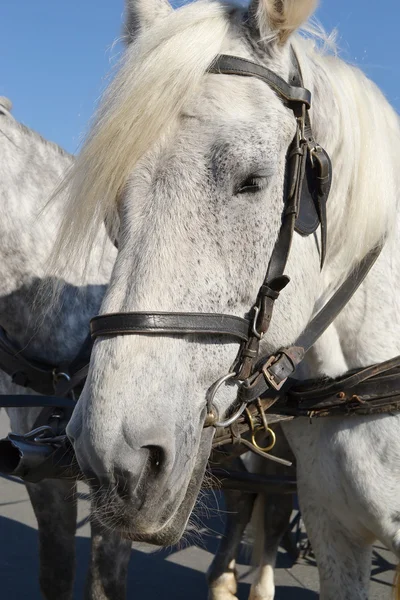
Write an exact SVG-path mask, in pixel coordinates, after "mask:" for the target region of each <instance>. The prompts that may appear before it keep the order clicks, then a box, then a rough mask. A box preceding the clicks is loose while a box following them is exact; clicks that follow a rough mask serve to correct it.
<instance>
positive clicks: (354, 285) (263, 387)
mask: <svg viewBox="0 0 400 600" xmlns="http://www.w3.org/2000/svg"><path fill="white" fill-rule="evenodd" d="M381 250H382V247H381V246H378V247H377V248H374V249H373V250H371V251H370V252H369V253H368V254H367V256H366V257H365V258H364V259H363V260H362V261H361V262H360V263H359V264H358V265H357V267H356V268H355V269H353V271H352V273H351V274H350V275H349V277H348V278H347V279H346V280H345V281H344V283H343V284H342V285H341V286H340V287H339V289H338V290H337V291H336V292H335V293H334V294H333V296H332V298H331V299H330V300H328V302H327V303H326V304H325V305H324V306H323V307H322V308H321V310H320V311H319V312H318V313H317V314H316V315H315V317H314V318H313V319H312V320H311V321H310V322H309V324H308V325H307V327H306V328H305V330H304V331H303V333H302V334H301V335H300V336H299V337H298V339H297V341H296V342H295V345H294V346H293V347H291V348H285V349H284V350H281V351H280V352H278V353H277V354H276V355H275V356H272V357H271V356H269V357H265V358H264V359H262V360H261V361H259V363H258V364H257V366H256V370H255V373H254V375H252V377H251V378H249V379H248V380H247V381H245V382H244V383H243V385H242V386H241V388H240V393H239V395H240V399H241V400H242V401H243V402H253V401H254V400H256V399H257V398H259V397H260V396H262V395H264V394H267V393H268V395H269V394H270V393H271V394H272V395H274V396H276V397H278V396H280V395H282V394H281V392H280V388H281V387H282V386H283V384H286V382H287V380H288V379H289V377H292V376H293V374H294V373H295V371H296V368H297V366H298V365H299V363H300V362H301V360H302V359H303V358H304V355H305V354H306V353H307V352H308V350H309V349H310V348H311V347H312V346H313V345H314V344H315V342H316V341H317V340H318V339H319V338H320V337H321V335H322V334H323V333H324V331H326V329H327V328H328V327H329V325H330V324H331V323H333V321H334V320H335V319H336V317H337V316H338V314H339V313H340V312H341V311H342V310H343V308H344V307H345V306H346V304H347V303H348V302H349V300H350V298H351V297H352V296H353V295H354V293H355V292H356V291H357V289H358V288H359V287H360V285H361V284H362V282H363V281H364V279H365V278H366V276H367V275H368V273H369V271H370V270H371V268H372V266H373V265H374V264H375V262H376V260H377V258H378V256H379V254H380V253H381ZM288 356H289V357H290V360H287V358H288ZM294 383H295V381H294V380H291V381H289V382H288V383H287V385H286V387H285V390H286V389H288V388H289V387H291V386H292V385H293V384H294Z"/></svg>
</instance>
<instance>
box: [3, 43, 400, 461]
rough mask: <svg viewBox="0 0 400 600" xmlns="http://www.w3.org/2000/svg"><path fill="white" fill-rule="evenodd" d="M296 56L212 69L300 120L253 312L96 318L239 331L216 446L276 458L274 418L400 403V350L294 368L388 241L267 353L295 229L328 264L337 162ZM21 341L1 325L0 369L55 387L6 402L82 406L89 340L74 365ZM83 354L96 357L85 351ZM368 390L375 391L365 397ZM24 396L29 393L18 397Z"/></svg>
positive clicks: (113, 329) (211, 412)
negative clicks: (300, 377) (289, 61)
mask: <svg viewBox="0 0 400 600" xmlns="http://www.w3.org/2000/svg"><path fill="white" fill-rule="evenodd" d="M292 55H293V65H294V71H293V73H292V75H291V77H290V83H287V82H286V81H285V80H283V79H282V78H281V77H279V76H278V75H276V74H275V73H273V72H272V71H270V70H269V69H267V68H266V67H264V66H262V65H259V64H256V63H253V62H250V61H248V60H246V59H243V58H238V57H235V56H228V55H220V56H218V57H217V58H216V60H215V61H214V63H213V64H212V65H211V66H210V68H209V69H208V72H209V73H211V74H217V75H221V74H223V75H233V76H242V77H255V78H257V79H259V80H261V81H263V82H264V83H266V84H267V85H268V86H269V87H270V88H271V89H272V90H273V91H274V92H275V93H276V94H277V95H278V96H279V98H280V99H281V100H282V102H283V103H284V105H285V106H287V107H288V108H290V109H291V110H292V111H293V115H294V118H295V120H296V134H295V137H294V139H293V141H292V143H291V145H290V147H289V148H288V151H287V158H286V177H285V179H286V188H285V195H284V202H283V211H282V222H281V227H280V230H279V234H278V238H277V240H276V243H275V246H274V249H273V252H272V255H271V258H270V261H269V264H268V268H267V271H266V275H265V277H264V280H263V282H262V285H261V286H260V289H259V291H258V294H257V298H256V300H255V302H254V304H253V306H252V307H251V310H250V312H249V314H250V315H251V316H250V317H249V318H242V317H237V316H233V315H226V314H206V313H174V312H131V313H112V314H104V315H99V316H96V317H94V318H93V319H92V320H91V323H90V330H91V337H92V340H95V339H96V338H98V337H104V336H120V335H157V336H160V335H174V336H175V335H177V336H186V335H196V336H211V335H218V336H223V337H226V338H230V339H231V340H232V339H233V340H236V341H237V342H238V343H239V344H240V347H239V351H238V354H237V357H236V359H235V361H234V363H233V365H232V366H231V368H230V370H229V372H228V373H227V374H226V375H224V376H223V377H221V378H220V379H219V380H218V381H216V382H215V383H214V384H213V385H212V386H211V387H210V388H209V390H208V392H207V398H206V400H207V408H208V411H207V413H208V414H207V417H206V421H205V426H213V427H215V428H218V433H217V436H216V437H215V441H214V447H219V446H222V445H224V444H228V443H232V441H236V442H237V441H240V442H241V443H244V444H245V445H246V446H248V447H249V448H250V449H252V450H253V451H256V452H258V453H261V454H263V455H266V456H268V457H270V458H271V456H270V455H269V454H266V452H267V451H268V450H269V448H270V447H272V446H270V447H269V448H267V449H265V448H264V449H263V448H260V447H259V446H258V444H257V442H256V440H255V432H256V431H257V430H258V429H259V428H263V429H265V430H266V431H268V432H271V430H270V429H269V427H268V424H269V423H272V422H274V421H277V420H282V419H286V418H293V417H294V416H308V417H312V416H327V415H330V414H343V413H345V414H350V413H358V414H371V413H373V412H389V411H391V410H400V356H398V357H395V358H394V359H391V360H390V361H387V362H386V363H382V364H381V365H375V366H373V367H368V368H367V369H360V370H358V371H356V372H354V373H352V374H347V375H346V376H345V377H344V378H342V379H340V380H335V381H328V382H325V383H324V382H323V383H321V381H310V382H303V383H302V384H301V385H298V383H297V381H296V380H295V379H294V377H293V376H294V374H295V372H296V369H297V367H298V365H299V364H300V363H301V362H302V361H303V359H304V357H305V355H306V353H307V352H308V350H309V349H310V348H311V347H312V346H313V345H314V344H315V342H316V341H317V340H318V339H319V338H320V336H321V335H322V334H323V333H324V331H325V330H326V329H327V328H328V326H329V325H330V324H331V323H332V322H333V321H334V320H335V318H336V317H337V315H338V314H339V313H340V312H341V310H342V309H343V308H344V307H345V305H346V304H347V303H348V302H349V300H350V299H351V297H352V296H353V295H354V293H355V292H356V290H357V289H358V287H359V286H360V285H361V283H362V282H363V281H364V279H365V277H366V276H367V274H368V272H369V271H370V269H371V267H372V266H373V264H374V263H375V261H376V259H377V258H378V256H379V254H380V251H381V246H380V247H377V248H374V249H372V250H371V251H370V252H369V253H368V254H367V255H366V256H365V257H364V258H363V260H362V261H360V263H359V264H358V265H357V266H356V268H355V269H354V270H353V271H352V273H351V274H350V275H349V276H348V277H347V279H346V280H345V281H344V283H343V284H342V285H341V286H340V287H339V289H338V290H337V291H336V292H335V293H334V294H333V295H332V297H331V298H330V299H329V300H328V301H327V302H326V304H325V305H324V306H323V307H322V308H321V310H320V311H319V312H318V313H317V314H316V315H315V316H314V318H313V319H312V320H311V321H310V322H309V324H308V325H307V327H306V328H305V330H304V331H303V333H302V334H301V335H300V336H299V338H298V339H297V341H296V342H295V344H294V345H293V346H291V347H289V348H283V349H281V350H279V351H278V352H276V353H275V354H273V355H270V356H267V357H260V356H259V347H260V342H261V340H262V338H263V337H264V335H265V334H266V333H267V331H268V328H269V325H270V322H271V318H272V312H273V307H274V303H275V301H276V300H277V299H278V297H279V294H280V292H281V291H282V290H283V289H284V288H285V287H286V285H287V284H288V283H289V278H288V277H287V276H286V275H285V274H284V271H285V267H286V263H287V260H288V257H289V254H290V249H291V244H292V239H293V235H294V232H295V231H296V232H297V233H299V234H300V235H302V236H307V235H310V234H313V233H315V231H316V230H317V229H318V228H319V229H320V236H321V247H320V262H321V268H322V266H323V264H324V259H325V255H326V244H327V239H326V232H327V222H326V203H327V200H328V196H329V191H330V187H331V182H332V166H331V161H330V159H329V156H328V154H327V153H326V151H325V150H324V149H323V148H322V147H321V146H320V145H319V144H318V143H316V141H315V140H314V136H313V133H312V128H311V121H310V116H309V109H310V107H311V93H310V92H309V91H308V90H307V89H305V88H304V87H303V79H302V75H301V71H300V66H299V63H298V60H297V57H296V56H295V54H294V52H292ZM10 348H11V350H10ZM14 350H15V349H14ZM14 350H13V347H12V346H10V342H8V343H6V336H5V333H4V331H3V330H1V329H0V368H1V369H2V370H4V371H5V372H7V373H9V374H10V375H13V376H14V381H15V383H18V384H20V385H23V386H26V387H30V388H31V389H33V390H35V391H38V392H39V393H41V394H49V393H51V394H53V395H51V396H47V397H43V396H40V397H38V396H23V397H21V396H3V397H0V405H2V406H25V407H27V406H46V407H49V406H50V407H51V406H53V407H63V406H65V407H67V406H68V407H69V408H72V407H73V406H74V405H75V398H74V391H75V392H77V393H78V394H79V391H80V389H81V386H82V382H83V381H84V380H85V378H86V375H87V371H88V365H87V360H88V358H89V357H90V350H91V342H90V341H89V340H87V341H86V342H85V344H84V345H83V347H82V349H81V351H80V353H79V354H78V357H77V359H75V360H74V361H73V363H72V365H69V366H66V365H62V366H61V367H58V368H55V367H49V366H46V365H45V368H43V365H40V364H39V363H33V362H32V361H27V360H26V359H24V358H23V357H22V355H21V354H20V353H18V356H17V353H16V352H15V351H14ZM88 355H89V356H88ZM10 356H12V358H13V360H14V362H13V360H11V359H10ZM83 357H84V358H87V360H86V361H85V360H82V358H83ZM21 362H22V364H21ZM21 372H22V373H25V379H23V377H22V375H21V374H19V375H18V377H16V376H15V374H16V373H21ZM227 382H231V383H233V382H235V383H236V384H237V385H238V395H237V402H236V404H235V406H234V407H233V408H232V409H231V411H230V413H229V414H228V415H227V417H226V418H225V420H221V418H220V417H219V415H218V413H217V410H216V408H215V404H214V399H215V396H216V394H217V392H218V390H219V389H220V388H221V386H222V385H224V384H226V383H227ZM363 395H364V397H366V399H363ZM60 397H63V399H61V398H60ZM13 398H14V399H15V400H13ZM18 398H20V399H22V398H23V400H21V401H19V402H18ZM371 398H372V402H370V400H371ZM274 404H276V413H277V415H278V416H277V415H271V414H270V413H268V421H267V416H266V411H267V410H268V409H270V408H271V407H272V406H273V405H274ZM363 411H364V412H363ZM271 417H272V419H271ZM275 417H276V418H275ZM249 430H250V432H251V435H252V442H249V441H248V440H246V439H244V438H243V437H242V433H244V432H246V431H247V432H248V431H249ZM227 432H229V433H227ZM272 458H274V457H272ZM278 461H279V459H278ZM281 462H284V461H281Z"/></svg>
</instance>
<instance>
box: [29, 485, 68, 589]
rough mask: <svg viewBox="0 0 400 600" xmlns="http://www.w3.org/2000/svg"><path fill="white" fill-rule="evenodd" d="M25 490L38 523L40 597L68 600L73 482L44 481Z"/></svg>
mask: <svg viewBox="0 0 400 600" xmlns="http://www.w3.org/2000/svg"><path fill="white" fill-rule="evenodd" d="M26 487H27V490H28V493H29V497H30V500H31V503H32V506H33V510H34V512H35V515H36V519H37V522H38V530H39V558H40V574H39V579H40V588H41V590H42V594H43V596H44V598H45V599H46V600H72V597H73V585H74V576H75V531H76V482H75V481H55V480H54V481H53V480H45V481H42V482H41V483H27V484H26Z"/></svg>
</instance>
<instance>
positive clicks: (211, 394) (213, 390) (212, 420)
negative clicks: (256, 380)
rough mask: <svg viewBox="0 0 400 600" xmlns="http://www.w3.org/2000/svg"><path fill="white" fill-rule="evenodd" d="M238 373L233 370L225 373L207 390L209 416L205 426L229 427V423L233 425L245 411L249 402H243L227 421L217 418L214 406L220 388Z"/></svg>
mask: <svg viewBox="0 0 400 600" xmlns="http://www.w3.org/2000/svg"><path fill="white" fill-rule="evenodd" d="M236 375H237V374H236V373H235V372H233V371H231V372H230V373H227V374H226V375H224V376H223V377H221V378H220V379H218V380H217V381H216V382H215V383H213V385H212V386H211V387H210V388H209V390H208V391H207V395H206V399H207V411H208V414H207V417H206V421H205V427H210V426H212V427H228V426H229V425H232V423H234V422H235V421H236V419H238V418H239V417H240V415H241V414H242V413H243V412H244V410H245V408H246V406H247V404H246V403H242V404H241V406H240V408H239V409H238V410H237V412H236V413H235V414H234V415H232V416H231V417H229V419H227V420H226V421H217V420H216V418H217V417H216V410H215V407H214V398H215V396H216V394H217V392H218V390H219V389H220V388H221V387H222V386H223V385H224V384H225V383H226V382H227V381H229V380H230V379H233V378H234V377H236Z"/></svg>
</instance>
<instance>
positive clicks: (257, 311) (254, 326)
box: [251, 306, 264, 340]
mask: <svg viewBox="0 0 400 600" xmlns="http://www.w3.org/2000/svg"><path fill="white" fill-rule="evenodd" d="M260 310H261V309H260V307H259V306H255V307H254V317H253V323H252V326H251V330H252V332H253V334H254V335H255V336H256V338H257V339H259V340H261V339H262V338H263V336H264V334H263V333H260V332H259V331H257V321H258V315H259V314H260Z"/></svg>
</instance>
